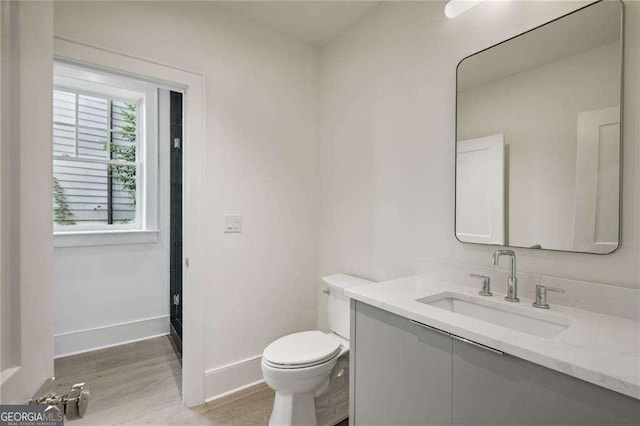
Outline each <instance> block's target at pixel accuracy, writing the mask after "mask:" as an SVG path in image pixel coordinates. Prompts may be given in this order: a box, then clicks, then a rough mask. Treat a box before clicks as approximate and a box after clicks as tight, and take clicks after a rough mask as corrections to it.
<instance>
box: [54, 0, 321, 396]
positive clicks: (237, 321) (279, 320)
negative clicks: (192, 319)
mask: <svg viewBox="0 0 640 426" xmlns="http://www.w3.org/2000/svg"><path fill="white" fill-rule="evenodd" d="M54 13H55V34H56V36H59V37H64V38H69V39H73V40H77V41H81V42H83V43H88V44H90V45H95V46H98V47H104V48H106V49H109V50H113V51H116V52H121V53H124V54H128V55H132V56H135V57H139V58H144V59H149V60H151V61H157V62H160V63H163V64H168V65H173V66H175V67H178V68H181V69H187V70H190V71H193V72H198V73H202V74H203V75H204V81H205V87H206V94H205V96H206V105H205V122H206V140H205V156H204V163H205V171H204V175H205V189H204V193H203V194H202V196H203V199H204V206H205V216H206V220H205V222H206V227H205V229H203V230H202V232H203V235H204V239H205V253H204V256H205V257H204V258H205V262H206V264H205V267H204V271H203V275H204V281H205V283H204V284H205V292H206V298H205V301H204V303H205V318H204V320H205V324H206V330H205V340H206V351H207V354H206V364H207V368H208V369H209V370H210V374H209V375H208V376H209V377H208V379H207V396H214V395H216V394H219V393H221V392H223V391H225V390H230V389H232V388H233V387H234V386H240V385H244V384H247V383H248V382H250V381H252V380H259V379H260V378H261V373H260V369H259V358H256V357H257V356H259V355H260V354H261V353H262V350H263V349H264V347H265V346H266V345H267V344H268V343H270V342H271V341H272V340H274V339H275V338H277V337H280V336H283V335H285V334H288V333H291V332H294V331H299V330H305V329H311V328H314V327H315V322H316V312H317V297H316V288H317V279H316V277H317V267H316V262H317V208H318V206H317V184H318V180H317V172H316V170H317V167H316V155H317V151H316V138H315V134H316V112H317V110H316V88H317V87H316V83H317V82H316V78H317V73H316V69H317V52H316V50H315V49H313V48H311V47H309V46H307V45H305V44H303V43H300V42H296V41H292V40H290V39H288V38H286V37H283V36H280V35H279V34H277V33H275V32H273V31H272V30H269V29H266V28H264V27H262V26H261V25H259V24H256V23H254V22H251V21H249V20H247V19H245V18H242V17H240V16H236V15H234V14H233V13H232V12H228V11H226V10H224V9H222V8H220V7H219V6H217V5H215V4H213V3H207V2H201V3H198V2H193V3H191V2H188V3H185V2H175V3H174V2H153V3H147V2H127V3H124V2H115V3H114V2H68V3H67V2H56V3H55V5H54ZM98 29H99V30H98ZM185 143H186V144H188V139H187V140H186V141H185ZM225 212H234V213H235V212H239V213H242V214H243V228H244V229H243V233H242V234H223V232H222V231H223V214H224V213H225ZM185 309H188V307H186V306H185ZM247 360H248V361H247ZM256 360H257V361H256ZM240 361H247V362H240ZM247 372H248V373H247ZM223 376H224V377H223ZM223 382H224V386H222V385H221V384H222V383H223Z"/></svg>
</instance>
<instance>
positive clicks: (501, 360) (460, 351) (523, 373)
mask: <svg viewBox="0 0 640 426" xmlns="http://www.w3.org/2000/svg"><path fill="white" fill-rule="evenodd" d="M453 424H454V425H638V424H640V401H638V400H636V399H634V398H631V397H627V396H625V395H622V394H619V393H617V392H612V391H610V390H608V389H605V388H602V387H600V386H595V385H592V384H590V383H587V382H585V381H583V380H579V379H576V378H575V377H571V376H568V375H566V374H562V373H558V372H556V371H553V370H550V369H548V368H546V367H542V366H540V365H538V364H534V363H531V362H528V361H524V360H522V359H520V358H516V357H513V356H511V355H507V354H499V353H498V354H497V353H493V352H490V351H489V350H487V349H482V348H478V347H476V346H472V345H471V344H469V343H465V342H462V341H459V340H456V339H454V340H453Z"/></svg>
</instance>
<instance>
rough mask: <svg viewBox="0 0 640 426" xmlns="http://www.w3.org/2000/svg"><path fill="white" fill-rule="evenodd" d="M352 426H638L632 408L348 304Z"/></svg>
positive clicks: (604, 393) (571, 381) (525, 364)
mask: <svg viewBox="0 0 640 426" xmlns="http://www.w3.org/2000/svg"><path fill="white" fill-rule="evenodd" d="M351 306H352V309H351V351H352V352H351V363H352V364H351V368H350V374H351V386H350V391H351V400H350V403H351V406H350V409H351V413H350V422H351V423H350V424H352V425H353V424H355V425H452V424H453V425H470V424H473V425H533V424H537V425H538V424H546V425H567V424H573V425H611V424H616V425H638V424H640V401H639V400H636V399H634V398H631V397H628V396H625V395H622V394H620V393H617V392H613V391H610V390H607V389H605V388H602V387H600V386H596V385H593V384H590V383H587V382H585V381H583V380H580V379H576V378H574V377H571V376H568V375H566V374H563V373H559V372H556V371H553V370H550V369H548V368H546V367H542V366H540V365H537V364H534V363H531V362H529V361H525V360H522V359H519V358H516V357H513V356H511V355H508V354H503V353H501V352H494V351H492V350H490V348H484V347H479V346H476V345H475V344H473V343H472V342H471V343H467V342H464V341H462V340H459V338H456V337H452V336H450V335H448V334H446V333H443V332H440V331H437V330H434V329H430V328H429V327H425V326H421V325H419V324H416V323H413V322H411V321H410V320H408V319H406V318H403V317H400V316H398V315H394V314H391V313H389V312H387V311H384V310H381V309H378V308H375V307H372V306H369V305H367V304H365V303H362V302H356V301H352V305H351Z"/></svg>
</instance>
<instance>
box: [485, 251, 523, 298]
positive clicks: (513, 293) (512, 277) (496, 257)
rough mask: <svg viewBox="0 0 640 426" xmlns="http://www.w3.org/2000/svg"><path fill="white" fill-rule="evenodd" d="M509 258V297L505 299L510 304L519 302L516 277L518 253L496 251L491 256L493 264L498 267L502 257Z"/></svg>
mask: <svg viewBox="0 0 640 426" xmlns="http://www.w3.org/2000/svg"><path fill="white" fill-rule="evenodd" d="M502 256H509V278H508V282H507V295H506V296H505V297H504V298H505V300H507V301H509V302H519V301H520V299H518V278H517V276H516V252H515V251H513V250H496V251H495V252H494V253H493V256H491V264H492V265H493V266H498V264H499V263H500V257H502Z"/></svg>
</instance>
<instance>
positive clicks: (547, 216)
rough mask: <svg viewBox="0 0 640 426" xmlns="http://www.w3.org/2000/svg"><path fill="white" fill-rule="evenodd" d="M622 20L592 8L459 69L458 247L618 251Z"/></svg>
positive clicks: (617, 12) (607, 5)
mask: <svg viewBox="0 0 640 426" xmlns="http://www.w3.org/2000/svg"><path fill="white" fill-rule="evenodd" d="M621 15H622V5H621V3H620V2H618V1H602V2H599V3H595V4H593V5H590V6H587V7H585V8H583V9H580V10H578V11H576V12H574V13H572V14H570V15H567V16H565V17H562V18H560V19H558V20H556V21H553V22H550V23H548V24H546V25H544V26H542V27H539V28H537V29H534V30H532V31H530V32H528V33H525V34H523V35H520V36H518V37H515V38H513V39H511V40H508V41H506V42H504V43H501V44H498V45H496V46H494V47H491V48H489V49H487V50H484V51H482V52H479V53H477V54H475V55H472V56H470V57H468V58H466V59H464V60H463V61H462V62H461V63H460V65H459V66H458V74H457V131H456V133H457V149H456V236H457V238H458V239H459V240H460V241H462V242H470V243H481V244H497V245H509V246H515V247H529V248H538V249H550V250H564V251H578V252H590V253H600V254H604V253H611V252H613V251H614V250H615V249H616V248H617V247H618V242H619V228H620V224H619V217H620V154H621V137H620V135H621V111H620V99H621V63H622V55H621V30H622V28H621V27H622V24H621V22H622V16H621Z"/></svg>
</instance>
